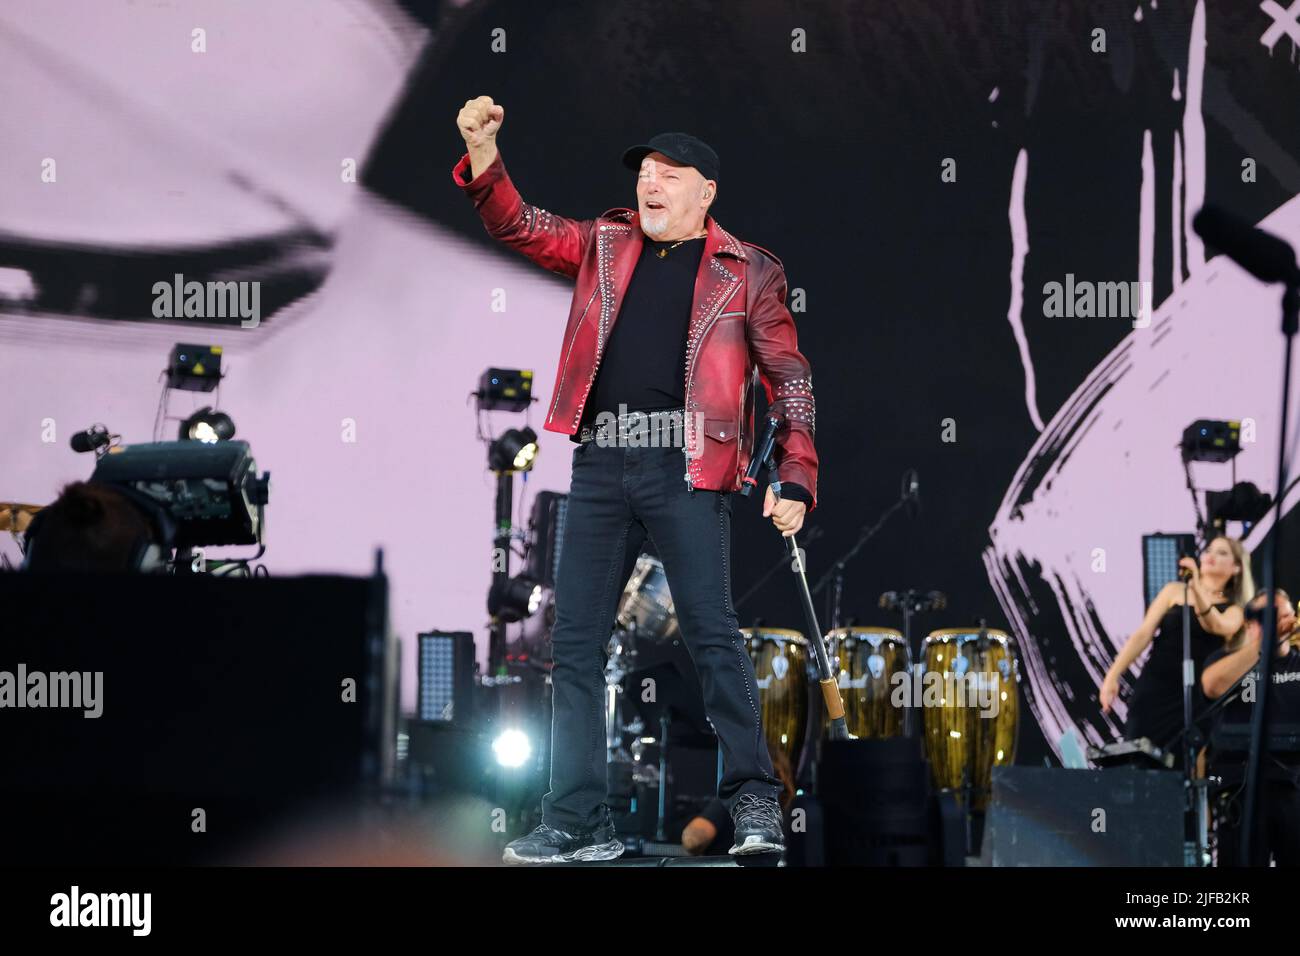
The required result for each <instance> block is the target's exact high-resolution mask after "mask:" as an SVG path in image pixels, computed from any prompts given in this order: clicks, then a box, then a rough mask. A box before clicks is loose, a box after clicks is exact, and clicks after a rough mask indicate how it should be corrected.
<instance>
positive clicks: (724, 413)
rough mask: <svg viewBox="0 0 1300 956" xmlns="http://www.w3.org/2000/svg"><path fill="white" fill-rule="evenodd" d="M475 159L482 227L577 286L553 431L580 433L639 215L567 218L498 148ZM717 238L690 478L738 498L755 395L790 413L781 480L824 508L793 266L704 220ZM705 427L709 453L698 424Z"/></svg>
mask: <svg viewBox="0 0 1300 956" xmlns="http://www.w3.org/2000/svg"><path fill="white" fill-rule="evenodd" d="M471 176H472V173H471V171H470V160H469V154H468V153H466V154H465V155H464V156H462V157H461V160H460V162H458V163H457V164H456V166H455V167H454V168H453V169H452V179H453V180H454V181H455V183H456V184H457V185H458V186H460V187H461V189H463V190H464V192H465V194H466V195H467V196H468V197H469V198H470V199H471V200H472V201H473V203H474V206H475V208H476V209H477V210H478V213H479V215H480V216H481V217H482V219H483V225H484V227H485V228H486V229H487V231H488V234H489V235H490V236H492V237H493V238H494V239H498V240H500V241H501V242H504V243H505V244H506V245H508V246H511V247H513V248H514V249H516V250H518V251H519V252H521V253H523V254H524V255H526V256H527V257H528V258H529V259H532V260H533V261H534V262H536V263H537V264H538V265H540V266H543V267H545V268H547V269H549V270H551V271H552V272H557V273H559V274H560V275H563V276H567V277H568V278H571V279H576V280H577V288H576V290H575V291H574V296H573V304H572V305H571V307H570V309H569V322H568V326H567V328H566V329H565V332H564V342H563V346H562V350H561V352H560V364H559V368H558V370H557V371H556V374H555V396H554V398H553V399H552V400H551V408H550V412H549V413H548V414H547V416H546V424H545V428H546V430H548V431H553V432H560V433H562V434H565V435H573V434H575V433H576V432H577V430H578V426H579V423H580V422H581V420H582V409H583V405H584V404H585V402H586V400H587V395H588V393H589V392H590V391H591V385H592V382H593V381H595V378H596V368H597V366H598V365H599V364H600V358H601V354H602V353H603V351H604V348H605V344H606V343H607V342H608V341H609V336H610V333H611V331H612V330H613V328H614V323H615V321H616V320H617V318H618V312H619V305H620V303H621V302H622V301H623V293H624V292H625V291H626V290H627V287H628V283H629V282H630V281H631V279H632V272H633V270H634V269H635V268H636V264H637V261H638V259H639V258H640V255H641V245H642V239H643V233H642V232H641V227H640V224H639V222H638V215H639V214H638V213H637V212H636V211H635V210H632V209H620V208H615V209H610V210H608V211H607V212H605V213H604V214H603V215H601V216H600V217H599V218H598V219H585V220H576V219H566V218H564V217H563V216H557V215H555V214H553V213H550V212H547V211H546V210H545V209H540V208H538V207H537V206H533V205H531V204H529V203H527V202H525V201H524V200H523V199H522V197H520V195H519V192H518V190H516V189H515V187H514V184H513V183H512V182H511V181H510V177H509V175H508V174H507V173H506V168H505V164H504V163H503V162H502V159H501V155H500V153H499V152H498V154H497V158H496V159H495V160H494V161H493V162H492V165H490V166H489V167H488V168H487V169H485V170H483V172H482V173H480V174H479V175H478V176H477V177H474V178H473V179H471ZM706 226H707V228H708V237H707V238H706V239H705V241H704V253H703V255H702V256H701V257H700V271H699V274H698V276H697V278H696V280H695V305H694V309H693V312H692V316H691V323H690V330H689V333H688V341H687V347H686V368H685V369H684V372H685V376H686V390H685V396H686V411H687V415H686V429H685V439H686V449H685V454H684V458H685V466H686V473H685V475H684V476H683V477H684V478H685V480H686V482H687V484H688V485H690V486H691V487H692V488H701V489H706V490H710V491H738V490H739V489H740V487H741V484H742V479H743V478H744V475H745V471H746V469H747V468H748V467H749V458H750V446H751V445H752V444H753V436H754V390H755V387H756V386H757V384H758V383H760V382H761V383H762V386H763V388H764V389H765V394H766V396H767V399H768V402H769V403H770V404H771V406H772V407H773V408H776V409H778V410H780V411H782V412H784V413H785V424H784V425H782V426H781V428H780V430H779V431H778V432H777V436H776V443H777V448H776V450H775V452H774V453H773V458H774V459H775V460H776V462H777V473H778V476H779V478H780V480H781V481H783V482H787V481H788V482H794V483H796V484H799V485H802V486H803V487H804V488H806V489H808V493H809V494H810V495H812V497H813V503H812V504H811V505H809V506H808V511H809V512H811V511H812V510H813V509H814V508H815V507H816V506H817V452H816V450H815V449H814V448H813V428H814V424H815V422H814V403H813V391H812V370H811V368H810V367H809V365H808V360H807V359H805V358H804V357H803V355H802V354H800V352H799V348H798V342H797V339H796V335H795V326H794V319H793V317H792V316H791V315H790V310H789V309H787V308H786V306H785V298H786V282H785V270H784V268H783V267H782V265H781V262H780V260H779V259H777V258H776V256H774V255H772V254H771V253H770V252H768V251H767V250H766V249H760V248H759V247H758V246H755V245H753V244H752V243H748V242H739V241H737V240H736V239H735V237H733V236H732V235H731V234H730V233H728V232H727V231H726V230H725V229H723V228H722V227H721V226H719V225H718V223H717V220H715V219H714V218H713V217H712V216H708V217H707V218H706ZM700 424H702V425H703V431H704V436H703V446H702V447H701V446H700V444H699V442H700V441H701V438H700V436H699V434H698V432H699V430H700V428H699V425H700Z"/></svg>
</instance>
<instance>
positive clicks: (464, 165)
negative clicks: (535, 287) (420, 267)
mask: <svg viewBox="0 0 1300 956" xmlns="http://www.w3.org/2000/svg"><path fill="white" fill-rule="evenodd" d="M471 177H472V178H471ZM451 178H452V180H453V181H454V182H455V183H456V185H457V186H459V187H460V188H461V189H462V190H463V191H464V192H465V195H466V196H468V197H469V198H470V200H471V201H472V202H473V203H474V208H475V209H477V210H478V214H479V217H480V218H482V220H483V227H484V228H485V229H486V230H487V231H488V235H490V236H491V237H492V238H493V239H497V240H499V241H501V242H504V243H505V244H506V245H508V246H510V247H512V248H514V249H517V250H518V251H519V252H521V253H523V254H524V255H526V256H527V257H528V258H529V259H532V260H533V261H534V262H536V263H537V264H538V265H539V266H542V267H543V268H546V269H550V270H551V271H552V272H558V273H559V274H560V275H562V276H568V277H569V278H570V279H573V278H576V277H577V275H578V268H579V267H580V266H581V265H582V256H583V254H584V253H585V252H586V249H587V243H588V242H589V241H590V238H591V228H592V226H593V225H594V223H595V220H594V219H586V220H579V219H566V218H565V217H564V216H557V215H555V214H554V213H550V212H547V211H546V210H545V209H542V208H540V207H538V206H534V205H533V204H532V203H527V202H524V200H523V198H522V197H521V196H520V195H519V190H517V189H515V184H514V183H513V182H511V181H510V176H509V174H508V173H507V172H506V167H505V163H503V162H502V160H501V152H500V151H499V150H498V151H497V157H496V159H494V160H492V164H491V165H490V166H488V168H487V169H485V170H483V171H482V172H481V173H479V174H478V175H477V176H474V175H473V172H472V170H471V169H470V161H469V153H466V154H465V155H464V156H462V157H461V159H460V162H458V163H457V164H456V165H455V167H454V168H453V169H452V171H451Z"/></svg>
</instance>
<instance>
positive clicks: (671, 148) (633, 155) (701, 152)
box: [623, 133, 719, 182]
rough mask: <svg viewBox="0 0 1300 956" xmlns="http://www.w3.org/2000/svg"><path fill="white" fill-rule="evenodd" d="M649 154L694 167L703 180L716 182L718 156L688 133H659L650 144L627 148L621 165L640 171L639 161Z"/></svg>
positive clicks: (706, 144)
mask: <svg viewBox="0 0 1300 956" xmlns="http://www.w3.org/2000/svg"><path fill="white" fill-rule="evenodd" d="M651 153H663V154H664V155H665V156H667V157H668V158H669V159H673V160H676V161H677V162H679V163H681V164H683V165H684V166H694V167H695V168H696V169H698V170H699V171H700V175H701V176H703V177H704V178H705V179H712V180H713V181H714V182H717V181H718V166H719V163H718V154H717V153H715V152H714V151H713V147H712V146H710V145H709V144H708V143H706V142H704V140H702V139H700V138H698V137H696V136H692V135H691V134H690V133H659V134H658V135H657V136H652V137H651V138H650V142H648V143H642V144H641V145H639V146H629V147H628V148H627V149H626V150H624V152H623V165H624V166H626V167H627V168H628V169H640V168H641V160H643V159H645V158H646V157H647V156H649V155H650V154H651Z"/></svg>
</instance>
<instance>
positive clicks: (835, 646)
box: [606, 554, 1020, 812]
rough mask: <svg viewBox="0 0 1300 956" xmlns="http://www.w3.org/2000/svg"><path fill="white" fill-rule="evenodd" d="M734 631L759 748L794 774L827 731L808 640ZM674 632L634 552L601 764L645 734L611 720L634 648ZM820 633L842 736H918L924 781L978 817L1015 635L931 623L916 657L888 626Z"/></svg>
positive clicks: (1015, 723)
mask: <svg viewBox="0 0 1300 956" xmlns="http://www.w3.org/2000/svg"><path fill="white" fill-rule="evenodd" d="M908 623H909V625H910V620H909V622H908ZM908 629H909V630H910V626H909V628H908ZM741 634H742V635H743V636H744V639H745V649H746V651H747V652H748V656H749V659H750V661H751V663H752V664H753V667H754V674H755V678H756V681H757V684H758V694H759V700H760V711H761V714H762V720H763V732H764V734H765V735H766V737H767V741H768V744H769V746H770V748H771V749H772V750H773V751H774V752H780V753H783V754H784V755H785V757H786V758H788V760H789V765H790V766H791V767H792V768H795V774H796V780H798V781H804V780H806V779H807V774H808V771H809V769H810V768H811V766H812V764H813V763H814V762H815V761H816V758H817V753H818V744H819V742H820V741H821V740H823V739H826V738H827V736H828V727H827V720H826V716H825V715H826V708H825V707H824V706H823V701H822V695H821V693H820V692H819V689H818V673H817V668H816V661H815V649H814V648H813V646H812V644H811V642H810V640H809V638H808V635H806V634H804V633H803V632H801V631H798V630H793V629H789V628H778V627H744V628H741ZM680 638H681V635H680V632H679V630H678V624H677V618H676V615H675V613H674V610H673V601H672V595H671V594H670V593H669V590H668V581H667V577H666V575H665V574H664V568H663V565H662V563H661V562H660V561H659V560H658V559H657V558H655V557H653V556H651V555H647V554H643V555H641V556H640V557H639V558H638V559H637V562H636V566H635V570H634V571H633V573H632V576H631V578H630V579H629V581H628V584H627V586H626V588H625V589H624V592H623V596H622V598H621V600H620V603H619V609H618V614H617V621H616V627H615V629H614V633H613V635H612V637H611V639H610V644H609V650H610V655H609V665H608V667H607V670H606V678H607V683H608V686H609V689H610V692H609V696H608V729H609V731H610V735H609V744H610V754H611V759H619V756H618V755H619V753H620V751H622V748H623V734H624V732H625V731H640V730H642V729H643V728H642V727H640V726H639V725H638V726H635V727H629V726H628V725H627V724H625V723H624V722H623V720H622V719H621V718H620V710H621V695H622V683H623V681H624V678H625V677H626V675H627V674H628V673H629V671H630V670H631V669H633V667H634V664H633V663H632V662H633V661H634V660H635V657H636V650H635V649H636V646H637V644H638V643H639V644H641V645H642V646H644V645H645V643H646V642H651V643H654V642H666V641H679V640H680ZM822 639H823V640H824V642H825V643H824V645H823V646H824V647H825V648H826V651H827V653H828V655H829V657H830V659H831V662H832V667H833V672H834V673H836V674H837V675H838V685H839V690H840V694H841V696H842V698H843V701H844V713H845V720H846V723H847V726H848V730H849V733H850V735H851V736H852V737H855V738H859V739H862V738H870V739H880V738H888V737H907V736H920V737H921V740H922V745H923V751H924V753H925V756H926V758H927V761H928V762H929V765H930V771H931V777H932V779H933V782H934V785H935V786H936V787H937V788H939V789H942V790H949V791H953V792H954V793H955V794H956V795H957V796H958V797H959V798H960V799H961V800H962V802H963V803H964V805H965V806H966V807H967V808H968V810H973V811H975V812H982V811H983V810H984V809H985V807H986V805H987V801H988V797H989V792H990V788H991V776H992V771H993V768H994V767H997V766H1005V765H1008V764H1011V763H1012V762H1013V761H1014V758H1015V752H1016V741H1017V735H1018V729H1019V723H1020V706H1019V693H1018V687H1019V682H1020V665H1019V655H1018V653H1017V649H1016V643H1015V640H1014V638H1012V637H1011V635H1009V634H1007V633H1005V632H1003V631H1000V630H995V629H993V628H989V627H984V626H982V625H981V626H978V627H966V628H946V629H942V630H935V631H932V632H931V633H930V634H928V635H927V636H926V637H925V638H924V639H923V640H922V641H921V642H920V647H919V653H918V654H917V655H916V656H915V658H914V656H913V653H912V648H911V645H910V643H909V640H908V637H907V636H906V635H905V634H904V632H903V631H899V630H895V629H893V628H889V627H837V628H833V629H831V630H830V631H829V632H828V633H827V634H825V635H824V636H823V638H822ZM624 759H625V758H624Z"/></svg>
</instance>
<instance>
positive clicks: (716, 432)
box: [704, 418, 739, 442]
mask: <svg viewBox="0 0 1300 956" xmlns="http://www.w3.org/2000/svg"><path fill="white" fill-rule="evenodd" d="M738 431H739V429H738V428H737V427H736V423H735V422H733V421H732V420H731V419H729V418H706V419H705V420H704V434H706V435H708V436H709V437H710V438H712V439H714V440H715V441H721V442H729V441H735V440H736V433H737V432H738Z"/></svg>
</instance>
